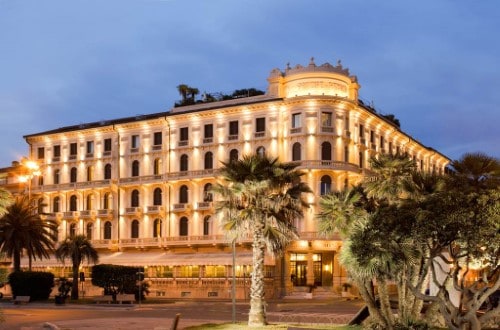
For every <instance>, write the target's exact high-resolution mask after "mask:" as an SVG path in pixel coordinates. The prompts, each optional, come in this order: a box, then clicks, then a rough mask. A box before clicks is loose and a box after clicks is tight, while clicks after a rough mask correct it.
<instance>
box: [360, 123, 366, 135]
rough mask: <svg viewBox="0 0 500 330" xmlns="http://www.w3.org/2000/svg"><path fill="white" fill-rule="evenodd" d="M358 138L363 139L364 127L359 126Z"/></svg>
mask: <svg viewBox="0 0 500 330" xmlns="http://www.w3.org/2000/svg"><path fill="white" fill-rule="evenodd" d="M359 137H360V138H364V137H365V127H364V126H363V125H361V124H359Z"/></svg>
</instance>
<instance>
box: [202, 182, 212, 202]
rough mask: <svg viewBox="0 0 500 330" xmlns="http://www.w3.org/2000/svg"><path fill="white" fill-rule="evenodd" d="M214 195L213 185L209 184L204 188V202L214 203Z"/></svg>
mask: <svg viewBox="0 0 500 330" xmlns="http://www.w3.org/2000/svg"><path fill="white" fill-rule="evenodd" d="M213 199H214V198H213V195H212V184H211V183H207V184H206V185H205V186H204V187H203V201H204V202H211V201H213Z"/></svg>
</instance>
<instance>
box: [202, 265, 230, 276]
mask: <svg viewBox="0 0 500 330" xmlns="http://www.w3.org/2000/svg"><path fill="white" fill-rule="evenodd" d="M204 277H226V266H205V276H204Z"/></svg>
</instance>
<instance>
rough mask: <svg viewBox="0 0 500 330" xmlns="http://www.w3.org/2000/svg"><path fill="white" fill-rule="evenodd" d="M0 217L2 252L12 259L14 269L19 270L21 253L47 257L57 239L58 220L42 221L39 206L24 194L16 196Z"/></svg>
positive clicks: (30, 256) (29, 255)
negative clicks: (24, 251)
mask: <svg viewBox="0 0 500 330" xmlns="http://www.w3.org/2000/svg"><path fill="white" fill-rule="evenodd" d="M6 209H7V213H5V214H4V216H3V217H2V218H1V219H0V245H1V250H0V251H1V252H3V253H5V254H6V255H7V256H9V257H10V258H12V259H13V266H14V271H20V270H21V253H22V251H23V249H26V253H27V255H28V257H29V258H30V260H31V259H32V258H35V259H36V258H40V259H42V258H47V259H48V258H50V252H52V251H53V250H54V243H55V242H56V240H57V223H56V222H55V221H53V220H48V219H46V220H42V219H41V218H40V215H39V214H38V213H37V211H38V206H37V205H36V203H32V202H31V201H30V200H29V198H28V197H27V196H24V195H22V196H18V197H16V198H15V200H14V202H13V203H12V204H10V205H9V206H7V208H6Z"/></svg>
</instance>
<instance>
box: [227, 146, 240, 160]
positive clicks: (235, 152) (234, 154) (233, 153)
mask: <svg viewBox="0 0 500 330" xmlns="http://www.w3.org/2000/svg"><path fill="white" fill-rule="evenodd" d="M238 158H239V154H238V149H232V150H231V151H230V152H229V162H235V161H237V160H238Z"/></svg>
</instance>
